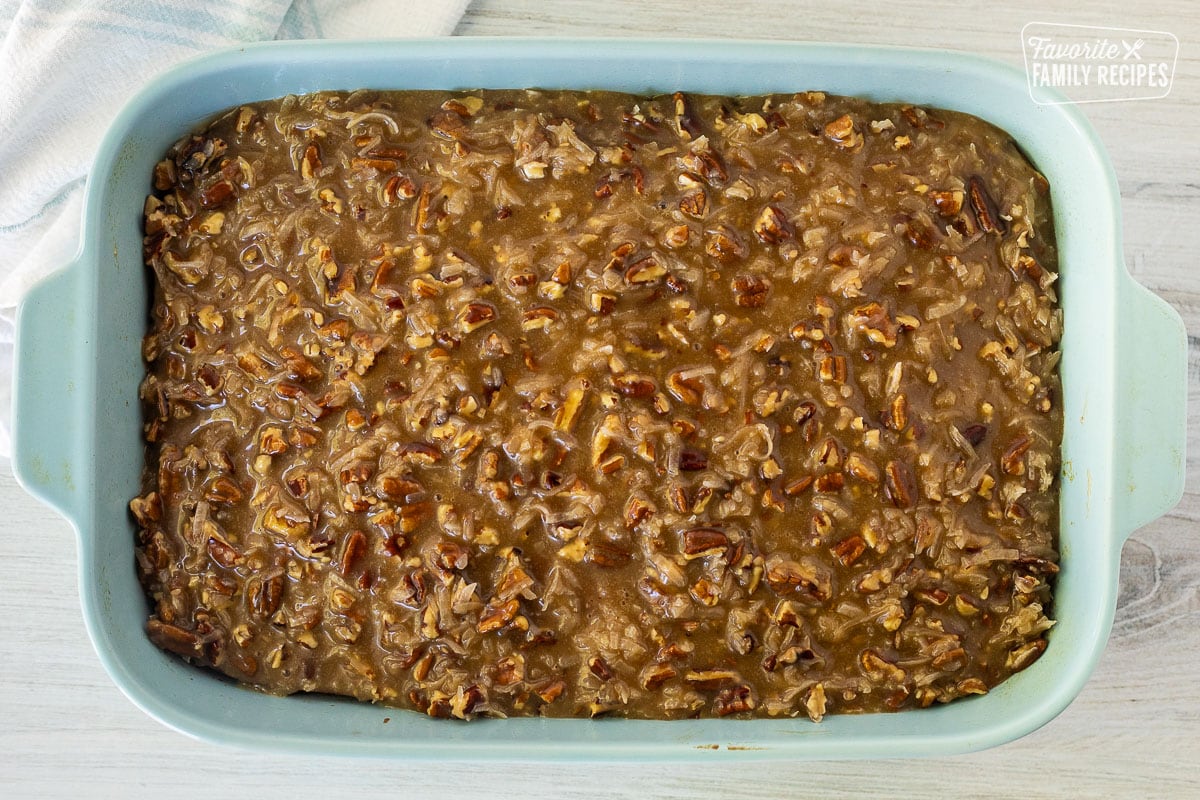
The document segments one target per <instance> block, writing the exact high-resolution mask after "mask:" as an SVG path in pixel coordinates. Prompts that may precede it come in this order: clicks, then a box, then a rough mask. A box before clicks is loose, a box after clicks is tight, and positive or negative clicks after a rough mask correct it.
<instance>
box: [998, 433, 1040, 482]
mask: <svg viewBox="0 0 1200 800" xmlns="http://www.w3.org/2000/svg"><path fill="white" fill-rule="evenodd" d="M1032 444H1033V440H1032V439H1030V438H1029V437H1028V436H1027V435H1025V434H1023V433H1022V434H1020V435H1019V436H1017V437H1015V438H1014V439H1013V440H1012V441H1011V442H1009V444H1008V447H1007V448H1005V450H1004V454H1003V455H1002V456H1000V468H1001V469H1003V470H1004V472H1005V474H1007V475H1024V474H1025V461H1024V456H1025V453H1026V452H1027V451H1028V450H1029V447H1030V445H1032Z"/></svg>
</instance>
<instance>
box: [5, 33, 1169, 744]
mask: <svg viewBox="0 0 1200 800" xmlns="http://www.w3.org/2000/svg"><path fill="white" fill-rule="evenodd" d="M528 86H540V87H546V88H581V89H613V90H624V91H632V92H667V91H672V90H676V89H682V90H687V91H693V92H713V93H721V94H760V93H766V92H791V91H798V90H804V89H822V90H825V91H828V92H834V93H839V94H853V95H861V96H864V97H867V98H870V99H873V100H879V101H908V102H913V103H919V104H927V105H931V106H940V107H944V108H951V109H955V110H958V111H964V112H968V113H971V114H975V115H978V116H980V117H983V118H984V119H987V120H989V121H990V122H992V123H994V124H996V125H999V126H1000V127H1002V128H1004V129H1006V130H1007V131H1008V132H1009V133H1010V134H1012V136H1013V137H1014V138H1015V139H1016V141H1018V142H1019V143H1020V145H1021V147H1022V148H1023V149H1024V150H1025V152H1026V153H1027V154H1028V155H1029V157H1030V158H1031V159H1032V160H1033V162H1034V163H1035V164H1036V165H1037V166H1038V168H1039V169H1041V170H1042V171H1043V172H1044V173H1045V175H1046V176H1047V177H1048V178H1049V180H1050V184H1051V186H1052V187H1053V203H1054V211H1055V217H1056V226H1057V233H1058V242H1059V247H1060V253H1061V276H1062V277H1061V282H1060V287H1061V297H1062V303H1063V307H1064V310H1065V318H1066V333H1065V336H1064V338H1063V342H1062V349H1063V360H1062V374H1063V385H1064V398H1063V400H1064V402H1065V420H1066V421H1065V434H1064V442H1063V464H1064V466H1063V471H1062V481H1061V487H1062V489H1061V509H1062V510H1061V549H1062V573H1061V575H1060V576H1059V579H1058V585H1057V594H1056V598H1055V608H1054V615H1055V617H1056V618H1057V619H1058V624H1057V626H1056V627H1055V628H1054V629H1053V631H1052V632H1051V633H1050V646H1049V647H1048V649H1047V650H1046V653H1045V655H1044V656H1043V657H1042V658H1041V659H1040V660H1039V661H1037V662H1036V663H1035V664H1034V665H1033V666H1032V667H1030V668H1029V669H1027V670H1025V671H1024V672H1022V673H1020V674H1018V675H1016V676H1015V677H1013V678H1011V679H1010V680H1008V681H1006V682H1005V683H1003V684H1002V685H1001V686H1000V687H998V688H997V689H995V690H994V691H992V692H991V693H990V694H988V695H986V696H982V697H977V698H971V699H969V700H963V701H959V702H955V703H951V704H949V705H946V706H943V707H938V708H930V709H927V710H920V711H906V712H902V713H899V714H883V715H867V716H833V717H829V718H827V719H826V720H825V721H824V722H822V723H821V724H819V725H814V724H813V723H811V722H809V721H808V720H807V719H792V720H752V721H740V720H692V721H676V722H646V721H628V720H615V719H605V720H596V721H590V720H561V719H556V720H547V719H512V720H504V721H499V720H484V721H477V722H473V723H470V724H462V723H454V722H446V721H439V720H432V719H428V718H426V717H423V716H420V715H418V714H415V713H411V712H405V711H399V710H396V709H388V708H382V707H375V706H371V705H366V704H361V703H356V702H353V701H345V700H337V699H330V698H327V697H312V696H310V697H303V696H295V697H290V698H278V697H271V696H267V695H264V694H260V693H257V692H252V691H248V690H246V689H244V688H240V687H239V686H237V685H235V684H234V683H232V682H229V681H227V680H224V679H222V678H219V677H217V676H216V675H215V674H210V673H208V672H205V671H201V670H199V669H197V668H194V667H191V666H189V665H187V664H185V663H184V662H182V661H181V660H179V659H178V658H175V657H174V656H168V655H166V654H164V653H163V652H161V651H159V650H158V649H157V648H156V647H154V646H153V645H151V644H150V642H149V641H148V640H147V638H146V636H145V634H144V632H143V626H144V623H145V620H146V616H147V605H146V601H145V600H144V598H143V595H142V590H141V588H140V586H139V585H138V581H137V578H136V575H135V571H134V556H133V547H134V526H133V522H132V520H131V518H130V516H129V513H128V511H127V507H126V503H127V501H128V499H129V498H130V497H132V496H133V495H134V494H135V493H136V492H137V491H138V487H139V472H140V470H141V466H142V459H143V455H142V439H141V416H140V415H141V411H140V407H139V402H138V399H137V386H138V383H139V381H140V379H141V377H142V375H143V364H142V361H141V358H140V350H139V347H140V342H141V337H142V335H143V333H144V331H145V329H146V325H147V309H148V299H147V298H148V285H147V283H148V282H147V271H146V270H145V269H144V268H143V266H142V257H141V251H142V247H141V229H140V219H141V213H142V201H143V199H144V197H145V195H146V194H147V192H148V191H149V188H150V185H149V178H150V175H151V170H152V168H153V166H154V163H155V161H156V160H157V159H158V157H159V156H160V155H161V154H162V153H163V152H164V151H165V150H166V148H167V147H168V146H169V145H170V144H171V143H172V142H174V141H175V140H176V139H177V138H178V137H179V136H181V135H182V134H184V133H186V132H187V131H189V130H190V129H192V128H194V127H195V126H197V125H199V124H201V123H203V122H205V121H206V120H207V119H208V118H210V117H211V116H212V115H213V114H215V113H216V112H218V111H221V110H223V109H225V108H228V107H230V106H234V105H237V104H239V103H243V102H248V101H254V100H262V99H266V98H271V97H277V96H279V95H283V94H287V93H299V92H311V91H315V90H318V89H354V88H359V87H371V88H378V89H406V88H407V89H425V88H437V89H469V88H477V87H484V88H501V87H528ZM18 328H19V336H18V350H17V366H16V387H15V405H16V410H15V414H16V418H15V446H16V457H15V461H14V466H15V469H16V473H17V476H18V478H19V479H20V481H21V483H22V484H23V485H24V486H25V487H26V488H27V489H28V490H29V491H30V492H32V493H33V494H35V495H37V496H38V497H39V498H41V499H42V500H44V501H45V502H47V503H49V504H50V505H52V506H53V507H54V508H56V509H57V510H59V511H60V512H61V513H62V514H64V515H65V516H66V517H67V518H68V519H69V520H70V521H71V523H72V524H73V525H74V527H75V530H76V531H77V533H78V538H79V582H80V595H81V597H82V601H83V612H84V618H85V620H86V622H87V627H88V631H89V632H90V634H91V637H92V640H93V642H94V644H95V647H96V650H97V652H98V653H99V655H100V659H101V660H102V661H103V663H104V665H105V667H106V668H107V669H108V672H109V674H110V675H111V676H112V678H113V680H114V681H115V682H116V683H117V685H118V686H120V688H121V689H122V690H123V691H124V692H125V693H126V694H127V695H128V696H129V697H130V699H131V700H133V702H134V703H136V704H137V705H139V706H141V707H142V708H143V709H145V711H146V712H147V713H149V714H151V715H152V716H154V717H155V718H157V719H159V720H161V721H163V722H164V723H166V724H167V725H170V726H172V727H175V728H178V729H179V730H181V731H184V732H186V733H188V734H191V735H193V736H197V737H200V738H203V739H208V740H212V741H216V742H221V743H226V744H233V745H241V746H248V747H254V748H264V749H273V750H285V751H294V752H307V753H321V754H330V753H338V754H346V755H368V756H386V757H395V758H456V759H460V758H461V759H468V758H469V759H480V758H494V759H555V760H560V759H580V758H587V759H659V758H692V759H716V758H724V757H736V758H763V757H786V758H792V759H794V758H860V757H881V756H893V757H894V756H910V755H919V754H946V753H952V752H958V751H967V750H974V749H979V748H983V747H987V746H991V745H995V744H999V743H1001V742H1005V741H1008V740H1010V739H1013V738H1016V737H1018V736H1021V735H1022V734H1025V733H1027V732H1029V731H1032V730H1034V729H1035V728H1037V727H1039V726H1040V725H1042V724H1044V723H1045V722H1047V721H1048V720H1050V719H1051V718H1052V717H1054V716H1055V715H1056V714H1057V713H1058V712H1059V711H1061V710H1062V709H1063V708H1064V707H1065V706H1066V705H1067V704H1068V703H1069V702H1071V700H1072V699H1073V698H1074V697H1075V695H1076V694H1077V693H1078V692H1079V691H1080V689H1081V688H1082V687H1083V685H1084V682H1085V681H1086V680H1087V678H1088V675H1089V674H1090V673H1091V671H1092V668H1093V667H1094V666H1095V664H1096V661H1097V660H1098V658H1099V656H1100V653H1101V651H1102V650H1103V648H1104V644H1105V640H1106V639H1107V636H1108V632H1109V629H1110V626H1111V624H1112V619H1113V612H1114V606H1115V601H1116V594H1117V570H1118V564H1119V559H1120V552H1121V545H1122V543H1123V542H1124V540H1125V538H1126V537H1127V536H1128V535H1129V534H1130V532H1132V531H1133V530H1134V529H1135V528H1137V527H1138V526H1140V525H1143V524H1145V523H1147V522H1149V521H1151V520H1153V519H1154V518H1155V517H1157V516H1159V515H1161V514H1163V513H1164V512H1165V511H1167V510H1168V509H1170V508H1171V507H1172V506H1173V505H1174V504H1175V503H1176V502H1177V501H1178V499H1179V497H1180V495H1181V493H1182V487H1183V448H1184V441H1185V384H1184V381H1185V375H1186V368H1185V367H1186V361H1185V337H1184V329H1183V325H1182V322H1181V321H1180V319H1179V316H1178V315H1177V314H1176V313H1175V312H1174V311H1173V310H1171V308H1170V307H1169V306H1168V305H1167V304H1166V303H1164V302H1163V301H1162V300H1160V299H1158V298H1157V297H1155V296H1154V295H1153V294H1151V293H1150V292H1148V291H1147V290H1146V289H1144V288H1142V287H1141V286H1139V285H1138V284H1136V283H1134V282H1133V280H1132V279H1131V278H1130V277H1129V275H1128V273H1127V272H1126V270H1125V267H1124V263H1123V260H1122V254H1121V230H1120V213H1119V208H1118V192H1117V183H1116V180H1115V178H1114V176H1113V172H1112V168H1111V166H1110V165H1109V162H1108V159H1107V157H1106V155H1105V153H1104V150H1103V148H1102V147H1101V144H1100V142H1099V140H1098V139H1097V137H1096V135H1095V133H1094V132H1093V131H1092V129H1091V127H1090V126H1089V125H1088V123H1087V122H1086V120H1085V119H1084V116H1083V114H1081V113H1080V112H1079V110H1078V109H1077V108H1076V107H1074V106H1070V105H1065V106H1064V105H1056V106H1052V105H1036V104H1035V103H1033V102H1032V101H1031V99H1030V97H1029V95H1028V93H1027V90H1026V83H1025V78H1024V76H1023V75H1022V74H1021V73H1020V72H1019V71H1016V70H1014V69H1012V68H1010V67H1007V66H1002V65H999V64H996V63H992V62H988V61H984V60H981V59H978V58H975V57H972V56H967V55H956V54H949V53H934V52H923V51H918V50H903V49H892V48H881V47H860V46H838V45H805V44H793V43H767V42H728V41H722V42H695V41H604V40H584V41H564V40H513V39H505V40H495V39H442V40H430V41H403V42H370V43H361V42H360V43H353V42H351V43H346V42H338V43H307V42H305V43H272V44H264V45H260V46H254V47H247V48H244V49H239V50H232V51H227V52H223V53H218V54H216V55H212V56H207V57H204V58H201V59H199V60H196V61H192V62H191V63H188V64H187V65H185V66H182V67H179V68H176V69H173V70H171V71H169V72H167V73H165V74H163V75H161V76H159V77H158V78H156V79H155V80H153V81H152V82H151V83H150V84H149V85H148V86H147V87H146V88H145V89H144V90H143V91H142V92H141V93H140V94H139V95H138V96H137V97H136V98H135V99H134V100H133V101H132V102H131V103H130V104H129V105H128V106H127V107H126V108H125V109H124V110H123V111H122V112H121V113H120V115H119V116H118V117H117V119H116V121H115V122H114V124H113V126H112V129H111V130H110V131H109V132H108V135H107V137H106V138H105V139H104V141H103V143H102V145H101V147H100V151H99V154H98V156H97V158H96V162H95V166H94V169H93V170H92V173H91V175H90V177H89V180H88V187H87V202H86V210H85V215H84V236H83V245H82V248H81V250H80V252H79V254H78V255H77V257H76V258H75V260H74V262H73V263H71V264H70V265H69V266H67V267H66V269H64V270H62V271H61V272H58V273H57V274H55V275H54V276H52V277H51V278H49V279H47V280H46V281H44V282H43V283H42V284H41V285H39V286H38V287H36V288H35V289H34V290H33V291H32V292H31V293H30V295H29V297H28V298H27V299H26V301H25V302H24V304H23V305H22V307H21V309H20V314H19V320H18Z"/></svg>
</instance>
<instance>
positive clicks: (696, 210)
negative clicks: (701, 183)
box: [679, 189, 708, 230]
mask: <svg viewBox="0 0 1200 800" xmlns="http://www.w3.org/2000/svg"><path fill="white" fill-rule="evenodd" d="M707 209H708V193H707V192H705V191H704V190H703V189H696V190H695V191H693V192H688V193H687V194H685V195H684V196H683V198H682V199H681V200H680V201H679V210H680V211H682V212H683V213H684V214H687V215H688V216H689V217H695V218H697V219H700V218H701V217H703V216H704V212H705V211H706V210H707ZM684 230H687V228H686V227H685V228H684Z"/></svg>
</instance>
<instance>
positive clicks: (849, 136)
mask: <svg viewBox="0 0 1200 800" xmlns="http://www.w3.org/2000/svg"><path fill="white" fill-rule="evenodd" d="M825 136H826V138H828V139H829V141H831V142H833V143H834V144H836V145H837V146H838V147H840V148H842V149H843V150H857V149H858V148H860V147H862V145H863V135H862V134H861V133H859V131H858V127H857V126H856V125H855V124H854V118H853V117H851V116H850V115H849V114H843V115H842V116H840V117H838V118H837V119H835V120H833V121H832V122H830V123H828V124H826V126H825Z"/></svg>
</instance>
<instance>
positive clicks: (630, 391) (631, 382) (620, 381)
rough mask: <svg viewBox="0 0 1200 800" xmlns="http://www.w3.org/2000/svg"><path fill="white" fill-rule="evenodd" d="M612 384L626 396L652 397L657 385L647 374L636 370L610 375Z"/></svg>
mask: <svg viewBox="0 0 1200 800" xmlns="http://www.w3.org/2000/svg"><path fill="white" fill-rule="evenodd" d="M612 386H613V388H614V389H616V390H617V392H619V393H620V394H623V395H625V396H626V397H653V396H654V393H655V392H657V391H658V386H657V385H656V384H655V383H654V379H653V378H651V377H650V376H649V375H643V374H641V373H638V372H625V373H622V374H620V375H614V376H613V377H612Z"/></svg>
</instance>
